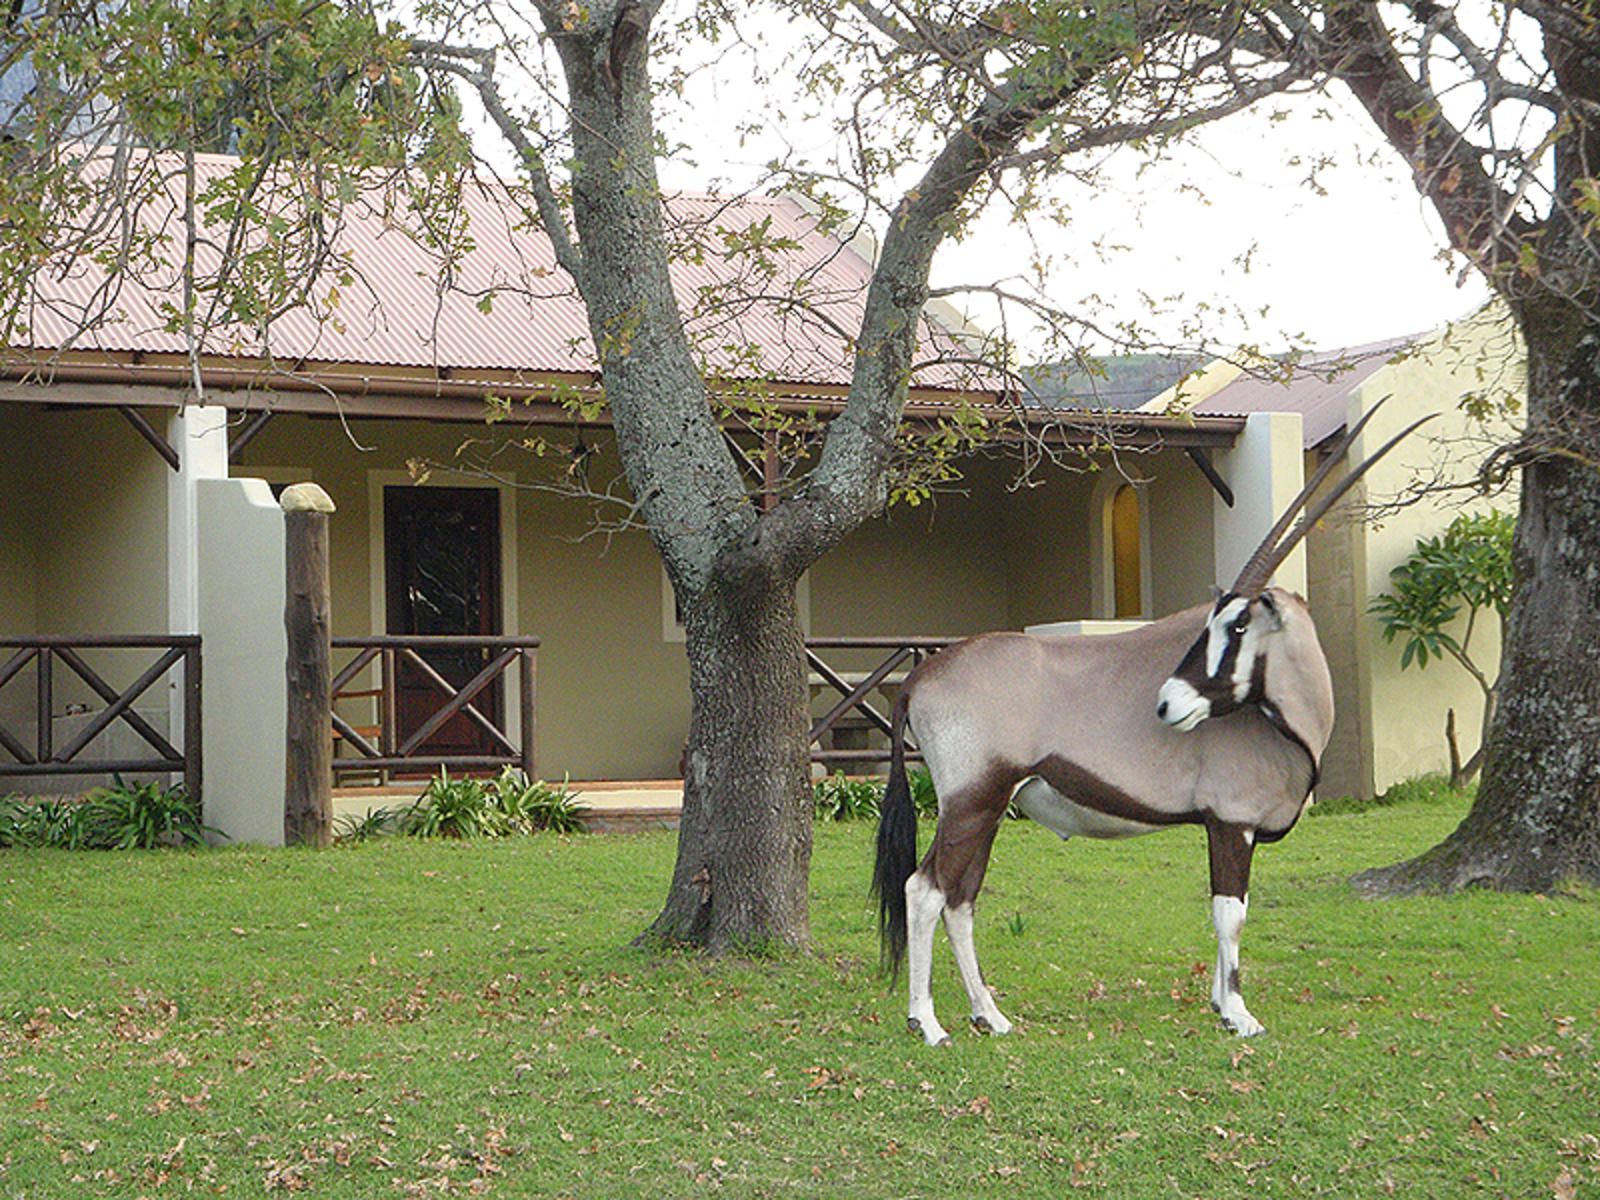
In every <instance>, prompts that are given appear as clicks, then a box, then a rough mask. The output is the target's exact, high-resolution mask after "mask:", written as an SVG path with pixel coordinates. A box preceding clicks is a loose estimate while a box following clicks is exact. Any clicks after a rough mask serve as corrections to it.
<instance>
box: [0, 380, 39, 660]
mask: <svg viewBox="0 0 1600 1200" xmlns="http://www.w3.org/2000/svg"><path fill="white" fill-rule="evenodd" d="M33 413H34V409H32V408H31V407H24V406H22V405H20V404H0V633H9V634H24V633H34V632H36V628H35V622H36V620H37V614H36V609H35V605H34V582H35V577H36V576H37V574H38V565H37V562H36V555H37V540H38V535H37V533H36V528H35V522H36V516H35V514H36V512H37V507H38V506H37V503H36V500H37V495H36V493H37V490H38V489H37V484H36V481H35V480H34V475H35V473H36V470H37V468H36V466H35V463H36V461H37V460H36V458H35V456H34V453H33V431H32V421H31V420H30V418H31V417H32V415H33ZM8 690H9V689H8Z"/></svg>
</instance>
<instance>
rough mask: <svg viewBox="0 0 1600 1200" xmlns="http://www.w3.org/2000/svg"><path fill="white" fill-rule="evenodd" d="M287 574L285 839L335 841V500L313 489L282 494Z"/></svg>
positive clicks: (292, 842)
mask: <svg viewBox="0 0 1600 1200" xmlns="http://www.w3.org/2000/svg"><path fill="white" fill-rule="evenodd" d="M280 503H281V504H282V505H283V513H284V518H283V519H284V533H285V548H286V555H287V562H286V567H287V570H286V572H285V576H284V608H283V624H284V628H285V630H286V631H287V633H288V636H289V655H288V662H287V672H288V681H289V711H288V739H289V745H288V755H287V758H286V770H285V772H284V788H283V840H284V841H285V842H287V843H288V844H289V845H295V844H297V843H299V844H304V845H309V846H326V845H328V844H329V843H330V842H331V841H332V840H333V723H332V706H333V694H332V693H333V644H332V637H333V627H332V622H331V617H330V609H331V603H330V600H329V590H328V516H329V514H330V513H332V512H333V501H332V500H331V499H329V498H328V493H327V492H325V491H323V490H322V489H321V488H320V487H318V486H317V485H316V484H314V483H297V484H295V485H294V486H293V487H290V488H286V489H285V490H284V493H283V497H282V500H281V501H280Z"/></svg>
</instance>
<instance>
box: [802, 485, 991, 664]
mask: <svg viewBox="0 0 1600 1200" xmlns="http://www.w3.org/2000/svg"><path fill="white" fill-rule="evenodd" d="M1004 465H1005V464H1000V463H990V462H985V461H979V462H974V463H970V464H968V465H967V466H966V468H965V479H964V480H963V482H962V483H961V484H960V485H959V486H960V487H961V489H962V490H963V491H964V492H965V493H966V494H962V495H955V494H944V495H940V496H938V497H937V498H935V499H934V500H930V501H926V502H924V503H922V504H920V505H917V506H916V507H911V506H909V505H904V504H900V505H896V506H894V507H893V508H891V509H890V510H889V511H888V512H887V513H886V514H884V515H883V516H881V517H879V518H877V519H876V520H873V521H869V522H867V523H866V524H865V525H863V526H862V527H861V528H860V529H858V530H856V532H855V533H853V534H851V535H850V536H849V537H848V538H846V539H845V541H844V543H843V544H842V545H841V546H840V547H839V548H838V549H837V550H835V551H834V552H833V553H832V554H830V555H828V556H827V557H826V558H824V559H823V560H822V561H821V562H819V563H817V564H816V566H814V567H813V568H812V569H811V632H812V633H813V634H814V635H816V636H817V637H846V636H849V637H855V636H871V635H881V634H916V635H926V636H941V635H963V636H964V635H967V634H973V633H981V632H983V631H984V630H989V629H1007V628H1011V624H1012V623H1011V617H1010V612H1009V605H1008V596H1007V591H1008V583H1007V556H1006V550H1005V546H1004V542H1003V537H1002V536H1001V531H1002V525H1003V516H1002V509H1003V504H1004V501H1003V499H1002V496H1003V492H1001V491H1000V489H1001V487H1002V486H1003V485H1002V482H1001V481H1002V480H1003V478H1004V475H1003V472H1002V471H1001V469H1000V468H1002V467H1003V466H1004Z"/></svg>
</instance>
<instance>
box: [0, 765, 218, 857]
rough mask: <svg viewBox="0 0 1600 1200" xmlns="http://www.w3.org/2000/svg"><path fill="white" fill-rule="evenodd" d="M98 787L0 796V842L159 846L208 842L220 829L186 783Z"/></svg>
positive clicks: (126, 847) (70, 847)
mask: <svg viewBox="0 0 1600 1200" xmlns="http://www.w3.org/2000/svg"><path fill="white" fill-rule="evenodd" d="M113 778H114V779H115V781H116V782H115V784H114V785H113V786H111V787H104V788H96V789H95V790H94V791H92V792H90V793H89V795H88V796H86V797H85V798H84V799H82V800H69V799H65V798H61V797H49V798H47V799H43V800H36V801H32V802H27V801H22V800H18V799H17V798H16V797H14V796H13V797H8V798H6V799H5V800H3V801H0V846H49V847H54V848H56V849H61V850H154V849H156V848H158V847H161V846H203V845H205V844H206V835H207V834H210V833H216V832H217V831H216V830H214V829H210V828H208V827H207V826H206V825H204V824H202V823H201V820H200V806H199V805H198V804H196V803H195V802H194V801H193V800H192V799H190V797H189V794H188V792H186V791H185V790H184V788H183V785H182V784H179V785H178V786H177V787H173V788H165V787H162V786H161V785H160V784H159V783H154V782H151V783H141V784H129V783H125V782H124V781H123V780H122V778H121V776H114V777H113Z"/></svg>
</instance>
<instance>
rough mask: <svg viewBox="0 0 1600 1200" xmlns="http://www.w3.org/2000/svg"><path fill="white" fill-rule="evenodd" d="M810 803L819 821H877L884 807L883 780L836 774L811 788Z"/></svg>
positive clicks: (841, 773) (836, 772)
mask: <svg viewBox="0 0 1600 1200" xmlns="http://www.w3.org/2000/svg"><path fill="white" fill-rule="evenodd" d="M811 800H812V811H813V812H814V813H815V815H816V818H817V819H818V820H819V821H858V820H862V819H869V820H875V819H876V818H877V816H878V813H879V811H880V810H881V809H882V807H883V780H881V779H851V778H850V777H849V776H848V775H846V774H845V773H844V772H843V771H835V772H834V773H833V774H832V775H829V776H826V777H825V778H823V779H819V780H817V782H816V783H815V784H813V785H812V788H811Z"/></svg>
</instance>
